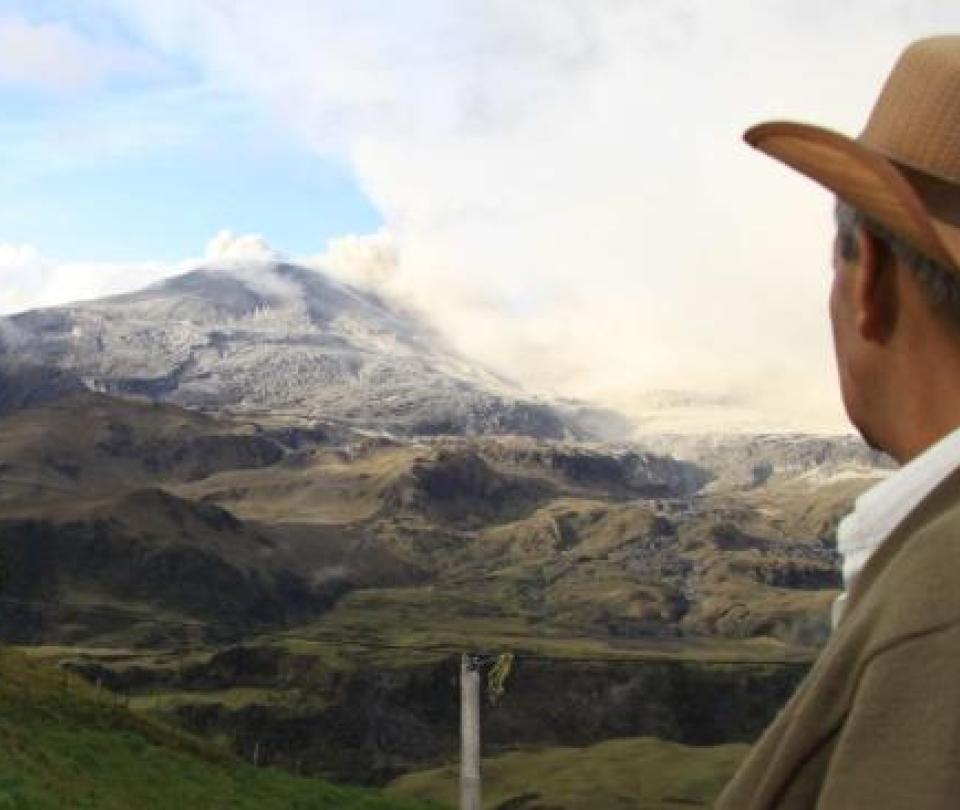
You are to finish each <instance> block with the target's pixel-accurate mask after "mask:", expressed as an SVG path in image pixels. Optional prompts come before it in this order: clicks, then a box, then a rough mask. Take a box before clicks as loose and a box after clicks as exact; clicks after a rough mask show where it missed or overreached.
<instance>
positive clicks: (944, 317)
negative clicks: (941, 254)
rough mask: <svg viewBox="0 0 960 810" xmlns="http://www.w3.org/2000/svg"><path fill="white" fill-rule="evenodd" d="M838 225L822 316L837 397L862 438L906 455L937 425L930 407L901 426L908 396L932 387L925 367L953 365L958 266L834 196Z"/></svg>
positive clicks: (938, 369) (959, 306)
mask: <svg viewBox="0 0 960 810" xmlns="http://www.w3.org/2000/svg"><path fill="white" fill-rule="evenodd" d="M836 225H837V230H836V237H835V240H834V248H833V268H834V277H833V284H832V287H831V293H830V321H831V325H832V327H833V337H834V348H835V350H836V357H837V367H838V371H839V376H840V386H841V391H842V394H843V401H844V405H845V407H846V410H847V414H848V416H849V417H850V420H851V422H853V424H854V425H855V426H856V427H857V429H858V430H859V431H860V433H861V434H862V435H863V436H864V438H865V440H866V441H867V442H868V443H869V444H871V445H872V446H874V447H878V448H880V449H884V450H887V451H889V452H891V453H892V454H893V455H895V456H897V457H909V456H910V455H913V454H914V453H915V452H919V450H920V449H922V447H918V445H920V444H925V443H927V442H928V440H932V439H935V438H936V436H930V435H929V432H930V431H939V430H941V428H940V427H939V426H938V424H937V422H936V421H934V420H933V419H932V418H930V417H932V415H933V408H931V409H930V411H929V412H928V413H916V416H915V420H916V419H919V420H921V423H922V424H919V425H913V426H912V429H909V428H911V425H910V423H909V420H907V419H906V418H905V417H906V415H907V414H908V413H910V412H911V411H918V410H922V409H918V408H917V407H916V405H914V406H913V407H911V405H910V403H911V402H916V403H918V404H921V405H922V404H923V403H927V402H929V399H928V397H935V396H938V394H939V393H942V389H943V386H942V385H939V384H937V382H936V381H934V383H933V384H931V381H930V380H929V379H928V377H931V376H932V377H935V378H936V377H943V375H944V374H946V373H947V372H948V370H949V369H952V368H958V367H960V366H958V364H960V273H957V272H956V271H954V270H952V269H951V268H949V267H947V266H945V265H943V264H942V263H941V262H938V261H936V260H934V259H931V258H929V257H928V256H926V255H924V254H923V253H922V252H920V251H919V250H917V249H916V248H914V247H912V246H911V245H910V244H909V243H907V242H905V241H904V240H903V239H902V238H900V237H899V236H898V235H897V234H895V233H893V232H891V231H890V230H889V229H887V228H885V227H884V226H882V225H878V224H877V223H874V222H871V221H870V220H869V219H868V218H867V217H865V216H864V215H863V214H862V213H861V212H859V211H857V210H856V209H855V208H853V207H852V206H851V205H849V204H848V203H846V202H844V201H843V200H839V199H838V200H837V205H836ZM918 395H919V396H918ZM957 404H958V405H960V400H958V403H957ZM958 418H960V411H958Z"/></svg>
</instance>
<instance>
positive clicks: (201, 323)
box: [0, 262, 616, 438]
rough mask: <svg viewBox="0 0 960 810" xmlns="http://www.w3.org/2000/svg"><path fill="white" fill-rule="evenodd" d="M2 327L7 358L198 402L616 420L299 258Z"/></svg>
mask: <svg viewBox="0 0 960 810" xmlns="http://www.w3.org/2000/svg"><path fill="white" fill-rule="evenodd" d="M3 326H4V329H3V330H0V336H2V337H0V358H4V357H5V358H7V359H10V358H17V359H19V360H20V361H28V362H31V363H34V364H37V365H40V366H49V367H53V368H58V369H68V370H71V371H73V372H74V373H76V374H77V375H78V376H80V377H81V378H83V379H84V381H85V382H86V383H87V385H88V386H90V387H91V388H94V389H95V390H100V391H104V392H110V393H116V394H121V395H132V396H141V397H145V398H148V399H154V400H163V401H168V402H173V403H177V404H180V405H185V406H188V407H192V408H207V409H220V410H223V409H230V410H234V411H243V412H248V413H249V412H263V411H267V410H269V411H271V412H273V413H274V414H277V413H280V414H287V415H290V416H294V417H300V418H308V419H316V418H324V419H331V420H336V421H338V422H341V423H345V424H349V425H354V426H360V427H364V428H368V429H374V430H389V431H391V432H395V433H400V434H423V435H432V434H485V433H514V434H522V435H529V436H536V437H548V438H562V437H569V436H585V435H587V434H589V433H590V432H591V431H593V432H596V431H597V430H600V429H603V428H602V425H604V424H606V425H607V426H613V425H614V424H615V423H616V420H614V419H612V418H611V419H609V420H606V421H604V419H603V414H602V413H598V412H596V411H590V410H589V409H583V408H580V407H578V406H577V405H576V403H565V404H563V405H561V404H551V403H548V402H546V401H543V400H539V399H536V398H533V397H531V396H529V395H527V394H526V393H524V392H523V391H522V390H521V389H520V388H519V387H518V386H516V385H514V384H513V383H510V382H509V381H507V380H505V379H503V378H501V377H499V376H497V375H495V374H493V373H491V372H490V371H488V370H486V369H484V368H483V367H481V366H479V365H478V364H476V363H471V362H469V361H468V360H466V359H465V358H463V357H462V356H460V355H458V354H457V353H456V352H455V351H454V350H453V349H452V348H450V347H449V346H448V345H447V344H446V343H445V341H444V340H443V338H442V337H441V336H440V335H439V334H437V333H436V332H435V331H434V330H433V329H431V328H430V327H429V326H428V325H427V324H426V323H425V322H424V321H422V320H421V319H420V318H418V317H417V316H415V315H413V314H412V313H409V312H405V311H402V310H400V309H399V308H398V307H396V306H392V305H390V304H388V303H387V302H386V301H384V300H382V299H380V298H379V297H377V296H375V295H373V294H370V293H366V292H363V291H360V290H357V289H354V288H351V287H349V286H347V285H344V284H341V283H338V282H336V281H334V280H332V279H330V278H327V277H326V276H323V275H321V274H320V273H317V272H315V271H312V270H309V269H306V268H304V267H298V266H295V265H290V264H282V263H280V264H277V263H269V262H254V263H250V264H244V265H240V264H236V263H234V264H226V265H214V266H210V267H203V268H199V269H197V270H194V271H192V272H189V273H186V274H184V275H181V276H178V277H176V278H172V279H169V280H167V281H164V282H162V283H160V284H157V285H154V286H152V287H149V288H147V289H145V290H141V291H139V292H135V293H130V294H126V295H120V296H114V297H111V298H105V299H102V300H98V301H91V302H84V303H77V304H73V305H69V306H62V307H55V308H51V309H45V310H36V311H31V312H26V313H22V314H19V315H15V316H12V317H9V318H5V319H3ZM588 425H589V427H588Z"/></svg>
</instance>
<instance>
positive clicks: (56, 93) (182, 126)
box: [0, 0, 381, 261]
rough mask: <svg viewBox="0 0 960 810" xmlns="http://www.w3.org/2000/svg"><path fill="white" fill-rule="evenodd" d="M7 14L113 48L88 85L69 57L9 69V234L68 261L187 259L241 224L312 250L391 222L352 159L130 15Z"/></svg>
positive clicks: (4, 158)
mask: <svg viewBox="0 0 960 810" xmlns="http://www.w3.org/2000/svg"><path fill="white" fill-rule="evenodd" d="M84 10H85V11H84ZM4 17H6V18H7V19H8V20H10V19H16V20H18V21H22V22H25V23H27V24H29V25H31V26H33V27H34V30H40V31H42V30H43V26H44V25H48V26H52V27H55V28H56V30H57V31H58V32H62V31H63V30H67V31H70V32H75V33H76V34H77V36H78V38H79V37H82V40H80V41H82V42H83V43H84V44H85V45H86V44H92V47H94V48H97V49H98V50H99V51H100V52H101V53H111V54H113V55H112V56H111V57H110V59H105V60H104V64H103V65H102V66H101V67H99V68H98V69H97V70H96V71H92V72H91V75H90V76H85V77H83V78H82V79H80V80H78V81H76V82H73V81H72V79H71V78H70V71H71V69H72V68H73V67H74V66H73V65H71V64H70V63H69V60H68V59H65V60H64V64H62V65H61V64H57V63H56V61H55V60H53V63H51V61H50V60H47V61H45V62H41V63H40V64H39V65H37V69H36V70H35V71H34V77H33V78H27V77H25V76H23V75H22V74H23V73H24V72H25V71H21V72H20V74H17V73H14V75H12V76H11V75H9V74H10V73H11V71H7V74H8V75H6V76H4V75H3V72H2V71H0V177H2V180H0V243H14V244H16V243H29V244H33V245H36V246H38V247H39V248H40V249H41V250H42V251H43V253H44V254H46V255H50V256H56V257H57V258H58V259H62V260H79V259H87V260H89V259H96V260H98V261H116V260H133V259H147V258H149V259H151V260H176V259H182V258H183V257H185V256H194V255H199V254H200V253H202V250H203V246H204V244H205V243H206V242H207V240H208V239H209V238H210V237H211V236H212V235H213V234H214V233H216V232H217V231H218V230H220V229H223V228H227V229H231V230H233V231H236V232H256V233H259V234H262V235H263V236H264V237H265V239H266V240H267V241H268V242H270V243H271V244H274V245H276V246H278V247H280V248H282V249H283V250H284V251H285V252H289V253H291V254H308V253H316V252H319V251H322V250H323V248H324V245H325V244H326V242H327V240H328V239H329V238H331V237H334V236H339V235H341V234H344V233H367V232H371V231H375V230H376V229H377V228H378V227H379V226H380V225H381V217H380V215H379V213H378V211H377V209H376V207H375V206H374V205H373V204H372V203H371V202H370V200H369V199H368V197H367V196H366V195H365V194H364V192H363V190H362V189H361V187H360V185H359V183H358V182H357V180H356V178H355V176H354V174H353V172H352V170H351V168H350V167H349V165H347V164H346V163H345V162H344V161H342V160H340V159H339V158H338V157H337V156H336V155H332V154H326V155H323V154H318V153H317V152H316V151H312V150H310V149H308V148H307V146H306V145H305V144H304V143H303V141H302V140H300V139H298V138H296V137H293V136H291V135H290V133H289V132H287V131H285V130H284V129H283V128H282V127H280V126H278V125H277V122H276V121H275V120H273V118H272V117H271V116H270V114H269V112H267V111H265V110H264V108H263V107H262V106H260V105H257V104H255V103H252V102H250V101H249V100H246V99H244V98H242V97H241V96H239V95H237V94H232V95H231V94H229V93H227V92H225V91H223V90H221V89H216V88H214V87H212V86H211V85H210V84H209V83H207V82H205V80H204V78H203V76H202V75H201V74H200V73H199V72H198V71H197V70H196V69H195V68H193V67H192V66H191V65H190V64H189V63H188V62H186V61H184V60H176V59H173V58H171V57H170V56H169V55H167V54H161V53H159V52H158V51H156V50H155V49H151V48H150V47H148V46H147V45H145V44H144V43H143V42H142V41H140V40H138V39H137V38H136V37H134V36H133V35H132V34H131V33H130V29H129V27H127V26H125V25H124V24H123V23H122V20H121V19H120V18H118V17H117V16H116V15H113V14H110V13H107V12H104V11H102V10H99V11H97V10H96V5H95V4H91V3H86V2H74V3H50V2H36V0H31V2H9V0H7V2H0V20H2V19H3V18H4ZM84 55H85V54H83V53H81V54H78V60H82V59H83V58H84ZM111 61H112V62H113V64H111ZM44 69H46V70H47V71H48V75H46V76H45V75H43V70H44ZM4 79H6V81H4Z"/></svg>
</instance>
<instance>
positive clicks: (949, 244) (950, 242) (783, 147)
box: [743, 121, 960, 270]
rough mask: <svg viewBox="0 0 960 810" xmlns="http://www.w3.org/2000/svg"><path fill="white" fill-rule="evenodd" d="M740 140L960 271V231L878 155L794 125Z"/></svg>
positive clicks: (754, 131) (756, 131) (770, 127)
mask: <svg viewBox="0 0 960 810" xmlns="http://www.w3.org/2000/svg"><path fill="white" fill-rule="evenodd" d="M743 137H744V140H746V142H747V143H749V144H750V145H751V146H753V147H754V148H756V149H759V150H760V151H761V152H764V153H765V154H767V155H770V156H771V157H773V158H776V159H777V160H780V161H782V162H783V163H785V164H787V165H788V166H790V167H791V168H793V169H795V170H796V171H798V172H800V173H801V174H804V175H806V176H807V177H809V178H810V179H812V180H815V181H816V182H818V183H820V184H821V185H823V186H825V187H826V188H828V189H830V190H831V191H833V192H834V193H835V194H836V195H837V196H838V197H840V198H841V199H843V200H845V201H846V202H848V203H849V204H850V205H852V206H854V207H855V208H857V209H858V210H859V211H861V212H862V213H863V214H865V215H866V216H867V217H868V218H870V219H872V220H874V221H876V222H878V223H880V224H881V225H884V226H885V227H887V228H889V229H890V230H891V231H893V232H894V233H896V234H898V235H899V236H901V237H903V238H904V240H906V241H907V242H909V243H910V244H912V245H913V246H914V247H916V248H917V249H918V250H920V251H921V252H923V253H924V254H926V255H927V256H929V257H930V258H932V259H936V260H937V261H938V262H941V263H942V264H944V265H946V266H947V267H949V268H951V269H953V270H960V232H957V233H954V232H953V230H954V229H953V227H952V226H951V225H950V224H948V223H943V222H939V221H937V220H936V218H935V217H933V216H932V215H931V213H930V211H929V210H928V208H927V206H926V205H925V204H924V200H923V198H922V197H921V196H920V194H919V193H918V192H917V190H916V189H915V188H914V187H913V186H912V185H911V183H910V182H909V181H908V179H907V177H906V176H905V174H904V172H903V171H901V169H900V168H899V167H898V166H897V165H896V164H895V163H893V161H891V160H889V159H887V158H885V157H884V156H883V155H881V154H880V153H879V152H877V151H874V150H872V149H870V148H869V147H868V146H866V145H864V144H863V143H861V142H860V141H856V140H853V139H852V138H848V137H847V136H846V135H842V134H841V133H839V132H833V131H832V130H829V129H824V128H822V127H817V126H813V125H811V124H801V123H797V122H794V121H770V122H767V123H764V124H758V125H757V126H754V127H751V128H750V129H748V130H747V131H746V132H745V133H744V136H743ZM945 229H946V230H945Z"/></svg>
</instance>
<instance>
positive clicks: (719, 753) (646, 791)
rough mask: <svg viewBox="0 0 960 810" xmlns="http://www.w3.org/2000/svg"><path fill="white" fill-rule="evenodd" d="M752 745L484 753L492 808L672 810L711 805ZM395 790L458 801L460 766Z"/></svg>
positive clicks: (622, 745) (648, 744) (487, 801)
mask: <svg viewBox="0 0 960 810" xmlns="http://www.w3.org/2000/svg"><path fill="white" fill-rule="evenodd" d="M747 750H748V747H747V746H746V745H720V746H716V747H711V748H694V747H691V746H684V745H677V744H676V743H668V742H664V741H662V740H655V739H651V738H641V739H622V740H610V741H608V742H604V743H600V744H599V745H594V746H591V747H589V748H546V749H543V750H540V751H515V752H512V753H509V754H503V755H501V756H497V757H491V758H489V759H484V760H483V763H482V765H481V773H482V778H483V806H484V807H485V808H488V809H489V810H597V809H598V808H603V810H628V809H629V810H661V808H663V810H668V809H669V808H677V807H709V806H710V804H711V803H712V802H713V801H714V799H716V797H717V796H718V795H719V793H720V791H721V789H722V788H723V786H724V785H725V784H726V783H727V781H728V780H729V779H730V777H731V776H732V775H733V772H734V770H735V769H736V767H737V765H738V764H739V763H740V761H741V760H742V759H743V757H744V755H745V754H746V752H747ZM389 790H390V792H391V793H394V794H396V795H399V796H409V797H416V798H421V799H434V800H437V801H445V802H448V803H450V804H453V803H454V802H455V801H456V796H457V795H458V790H459V783H458V771H457V767H456V766H449V767H446V768H438V769H436V770H430V771H421V772H419V773H412V774H408V775H406V776H402V777H400V778H399V779H397V780H395V781H394V782H393V783H392V784H391V785H390V787H389Z"/></svg>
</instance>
